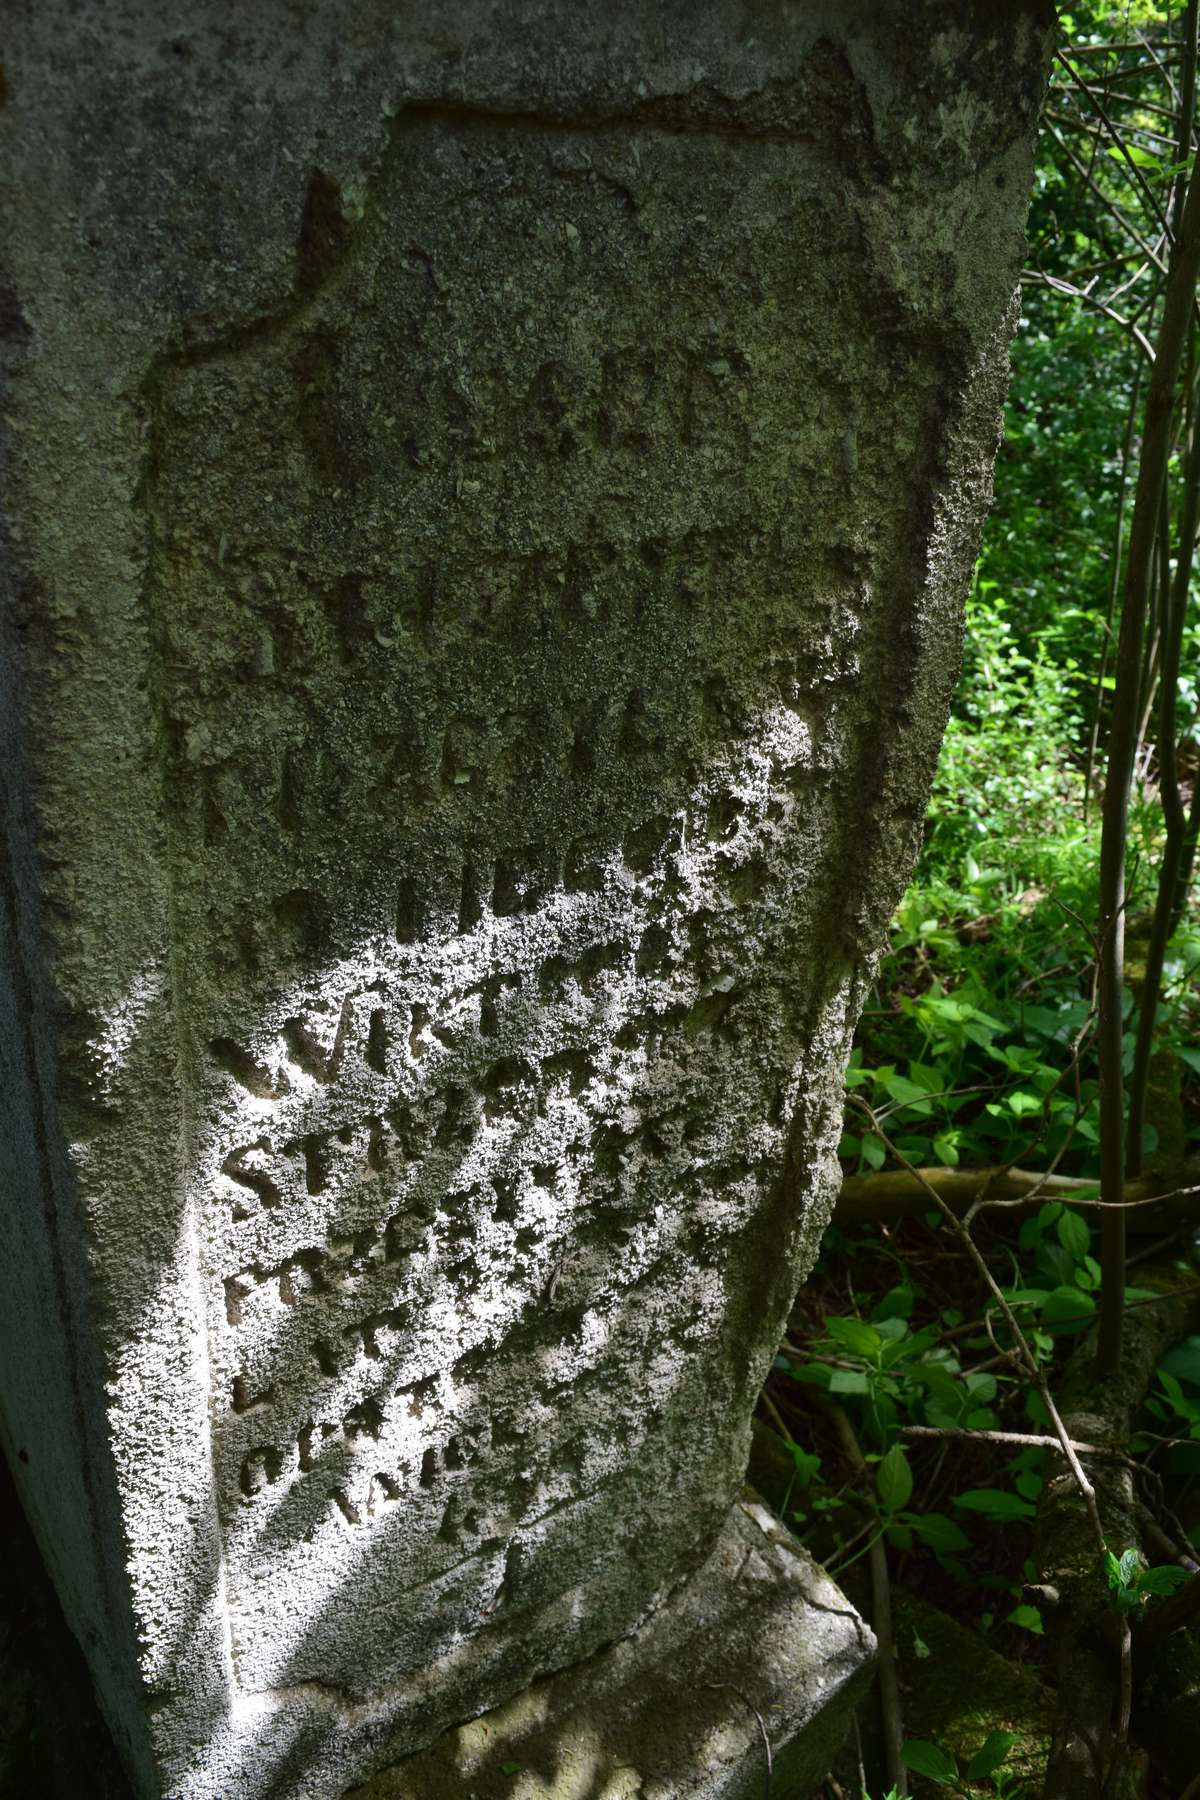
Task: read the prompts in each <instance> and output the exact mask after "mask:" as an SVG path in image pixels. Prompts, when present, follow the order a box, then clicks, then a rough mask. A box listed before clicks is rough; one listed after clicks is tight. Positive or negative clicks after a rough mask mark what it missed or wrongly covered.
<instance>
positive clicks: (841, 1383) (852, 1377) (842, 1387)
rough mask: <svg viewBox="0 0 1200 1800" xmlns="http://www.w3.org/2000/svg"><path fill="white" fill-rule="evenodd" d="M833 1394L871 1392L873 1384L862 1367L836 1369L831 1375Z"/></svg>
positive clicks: (830, 1386)
mask: <svg viewBox="0 0 1200 1800" xmlns="http://www.w3.org/2000/svg"><path fill="white" fill-rule="evenodd" d="M829 1391H830V1393H831V1394H869V1393H870V1391H871V1384H870V1382H869V1381H868V1380H867V1377H866V1375H865V1373H864V1372H863V1371H862V1370H861V1369H835V1370H834V1371H833V1373H832V1375H831V1376H830V1377H829Z"/></svg>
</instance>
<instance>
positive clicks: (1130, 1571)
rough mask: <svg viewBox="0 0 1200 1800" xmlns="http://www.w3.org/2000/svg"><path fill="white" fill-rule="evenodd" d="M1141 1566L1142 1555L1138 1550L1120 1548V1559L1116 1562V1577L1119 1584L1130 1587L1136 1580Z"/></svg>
mask: <svg viewBox="0 0 1200 1800" xmlns="http://www.w3.org/2000/svg"><path fill="white" fill-rule="evenodd" d="M1141 1567H1142V1556H1141V1551H1140V1550H1135V1549H1129V1550H1122V1552H1121V1558H1120V1561H1119V1562H1118V1563H1117V1578H1118V1580H1119V1581H1120V1584H1121V1586H1122V1587H1132V1586H1133V1583H1134V1582H1135V1581H1136V1580H1137V1577H1138V1574H1139V1572H1140V1570H1141Z"/></svg>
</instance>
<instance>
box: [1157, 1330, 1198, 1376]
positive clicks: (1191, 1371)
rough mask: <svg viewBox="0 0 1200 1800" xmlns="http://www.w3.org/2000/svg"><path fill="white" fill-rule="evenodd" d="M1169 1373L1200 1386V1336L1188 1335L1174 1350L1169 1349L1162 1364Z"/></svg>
mask: <svg viewBox="0 0 1200 1800" xmlns="http://www.w3.org/2000/svg"><path fill="white" fill-rule="evenodd" d="M1160 1367H1161V1368H1162V1369H1165V1370H1166V1371H1167V1373H1168V1375H1174V1376H1175V1378H1176V1379H1177V1380H1178V1381H1186V1382H1188V1383H1189V1384H1190V1386H1192V1387H1200V1337H1186V1338H1184V1340H1183V1342H1182V1343H1181V1344H1176V1346H1175V1348H1174V1349H1173V1350H1168V1352H1167V1354H1166V1355H1165V1356H1164V1357H1163V1359H1162V1363H1161V1365H1160Z"/></svg>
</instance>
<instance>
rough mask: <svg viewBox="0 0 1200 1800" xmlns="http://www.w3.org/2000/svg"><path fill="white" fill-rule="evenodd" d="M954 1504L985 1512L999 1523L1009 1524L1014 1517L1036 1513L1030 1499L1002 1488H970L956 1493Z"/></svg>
mask: <svg viewBox="0 0 1200 1800" xmlns="http://www.w3.org/2000/svg"><path fill="white" fill-rule="evenodd" d="M954 1504H955V1506H963V1507H965V1508H966V1509H967V1511H968V1512H977V1513H983V1515H984V1516H985V1518H988V1519H994V1520H995V1522H996V1523H997V1524H998V1525H1005V1524H1008V1523H1009V1522H1010V1521H1011V1520H1013V1519H1031V1518H1032V1517H1033V1513H1034V1509H1033V1507H1032V1506H1031V1505H1030V1504H1029V1502H1028V1500H1022V1499H1020V1498H1019V1496H1018V1495H1016V1494H1009V1493H1006V1492H1005V1491H1004V1490H1003V1489H1001V1488H968V1489H967V1491H966V1493H965V1494H955V1496H954Z"/></svg>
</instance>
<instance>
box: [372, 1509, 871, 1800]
mask: <svg viewBox="0 0 1200 1800" xmlns="http://www.w3.org/2000/svg"><path fill="white" fill-rule="evenodd" d="M874 1650H875V1642H874V1639H873V1637H872V1636H871V1633H870V1632H869V1631H868V1630H867V1628H866V1626H865V1625H864V1624H863V1622H862V1620H861V1618H860V1617H859V1615H858V1614H857V1613H856V1612H855V1611H854V1609H853V1608H852V1607H851V1606H850V1605H849V1603H848V1602H847V1601H846V1599H845V1598H844V1596H843V1595H842V1594H840V1593H839V1592H838V1590H837V1588H836V1587H834V1585H833V1583H832V1582H831V1581H830V1580H829V1578H828V1576H826V1575H824V1574H823V1573H822V1572H821V1571H820V1570H819V1569H818V1568H817V1567H816V1565H815V1564H814V1563H813V1562H812V1561H811V1560H810V1559H809V1558H808V1557H807V1556H806V1555H805V1553H804V1551H803V1550H802V1549H801V1548H800V1546H799V1544H797V1542H796V1540H795V1538H793V1537H792V1536H791V1535H790V1533H788V1532H786V1531H784V1530H782V1529H781V1528H780V1527H779V1525H778V1524H777V1522H776V1520H775V1518H774V1515H773V1514H772V1513H771V1512H770V1511H769V1510H768V1508H767V1507H765V1506H764V1505H763V1504H762V1503H761V1501H758V1500H756V1499H755V1498H754V1497H753V1496H749V1495H748V1496H747V1498H746V1499H745V1500H742V1501H739V1502H738V1503H737V1504H736V1505H735V1506H734V1508H733V1510H732V1512H731V1513H730V1515H729V1518H728V1520H727V1521H726V1524H725V1526H724V1527H723V1529H722V1531H721V1534H720V1536H719V1537H718V1539H717V1542H716V1545H715V1547H714V1548H713V1551H712V1553H711V1555H710V1556H709V1557H708V1559H707V1560H706V1561H705V1562H704V1563H703V1565H702V1566H701V1567H700V1568H699V1569H698V1570H697V1571H696V1573H695V1574H694V1575H691V1576H689V1577H688V1579H687V1581H685V1582H684V1584H683V1585H682V1587H681V1588H680V1589H679V1591H678V1592H677V1593H676V1594H674V1595H673V1596H672V1598H671V1601H670V1604H669V1605H667V1606H665V1607H664V1608H662V1610H661V1611H659V1612H657V1613H655V1614H654V1615H653V1616H652V1617H651V1618H650V1619H649V1620H648V1621H647V1623H646V1624H645V1625H643V1626H641V1627H640V1628H639V1629H638V1630H637V1631H636V1632H634V1633H633V1635H632V1636H631V1637H627V1638H623V1639H622V1640H621V1641H620V1643H618V1644H614V1645H613V1646H612V1647H611V1648H609V1649H606V1650H601V1651H599V1652H598V1653H597V1654H596V1655H595V1656H592V1657H589V1658H588V1660H587V1661H586V1662H584V1663H582V1664H580V1665H578V1666H577V1667H575V1668H572V1669H569V1670H567V1671H565V1672H564V1673H563V1674H560V1675H556V1676H552V1677H551V1678H550V1679H549V1680H547V1681H541V1682H537V1683H536V1684H535V1685H534V1686H533V1687H530V1688H527V1689H526V1691H525V1692H524V1693H522V1694H520V1695H518V1697H517V1698H516V1699H515V1700H510V1701H509V1702H508V1704H507V1705H505V1706H502V1707H500V1708H498V1709H497V1711H495V1712H491V1713H485V1714H484V1716H483V1717H482V1718H480V1719H474V1720H472V1721H471V1723H470V1724H467V1725H462V1726H460V1727H459V1728H458V1729H457V1730H456V1731H453V1732H450V1733H448V1734H447V1735H446V1737H445V1738H443V1739H442V1740H441V1741H440V1742H439V1743H438V1744H436V1745H434V1746H433V1747H432V1749H430V1750H429V1751H427V1752H425V1753H423V1754H422V1755H420V1756H415V1757H411V1758H409V1759H408V1760H406V1761H405V1762H403V1763H400V1764H398V1765H397V1766H395V1767H393V1768H391V1769H387V1770H385V1771H384V1772H383V1773H382V1774H380V1775H378V1776H376V1777H375V1779H374V1780H372V1781H369V1782H367V1784H366V1785H365V1786H364V1787H360V1788H355V1789H354V1791H353V1793H352V1794H351V1795H349V1796H347V1800H761V1796H762V1794H763V1792H764V1790H765V1785H766V1783H765V1777H766V1771H767V1756H768V1746H769V1754H770V1756H771V1761H772V1764H773V1766H772V1769H771V1782H770V1789H771V1795H772V1800H808V1796H809V1795H811V1794H812V1793H813V1792H815V1790H816V1789H817V1788H818V1787H819V1785H820V1782H821V1779H822V1777H823V1776H824V1774H825V1772H826V1770H827V1769H828V1767H829V1765H830V1763H831V1762H832V1760H833V1757H834V1755H835V1754H836V1752H837V1749H838V1747H839V1744H840V1742H841V1739H842V1737H843V1736H844V1735H845V1733H846V1731H847V1730H848V1729H849V1724H850V1714H851V1712H852V1710H853V1708H854V1705H855V1703H856V1701H857V1700H859V1699H860V1698H861V1697H862V1691H863V1687H864V1685H865V1682H866V1679H867V1678H868V1677H869V1674H870V1670H871V1665H872V1660H873V1656H874Z"/></svg>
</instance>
